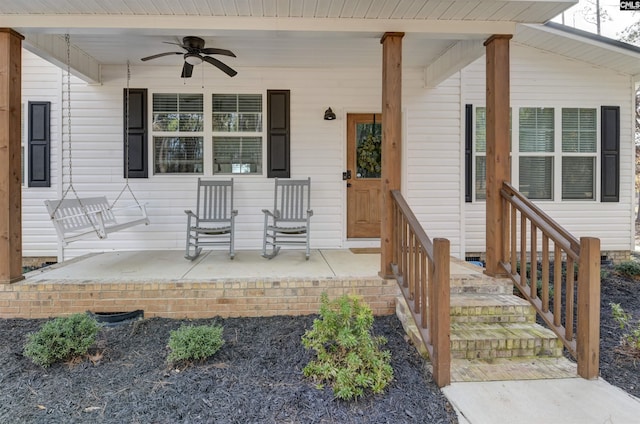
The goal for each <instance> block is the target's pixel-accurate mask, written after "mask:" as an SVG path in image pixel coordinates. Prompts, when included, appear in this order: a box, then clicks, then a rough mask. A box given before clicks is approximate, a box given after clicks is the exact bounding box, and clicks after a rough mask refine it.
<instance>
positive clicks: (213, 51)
mask: <svg viewBox="0 0 640 424" xmlns="http://www.w3.org/2000/svg"><path fill="white" fill-rule="evenodd" d="M200 53H202V54H221V55H224V56H231V57H236V55H235V54H234V53H233V52H232V51H231V50H226V49H216V48H215V47H210V48H206V49H202V50H200Z"/></svg>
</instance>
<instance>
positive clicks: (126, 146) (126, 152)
mask: <svg viewBox="0 0 640 424" xmlns="http://www.w3.org/2000/svg"><path fill="white" fill-rule="evenodd" d="M130 82H131V64H130V63H129V61H128V60H127V89H126V91H125V99H124V105H125V106H124V108H125V111H124V113H125V116H124V122H125V125H124V126H125V130H124V160H125V168H124V177H125V184H124V187H123V188H122V190H120V193H119V194H118V197H116V200H114V201H113V203H112V204H111V206H110V208H113V207H114V206H115V204H116V203H117V202H118V200H120V197H122V194H123V193H124V192H125V190H129V193H130V194H131V197H132V198H133V200H134V201H135V202H136V205H138V207H142V206H141V205H140V202H138V199H137V198H136V195H135V194H133V190H132V189H131V186H130V185H129V91H130V88H129V85H130Z"/></svg>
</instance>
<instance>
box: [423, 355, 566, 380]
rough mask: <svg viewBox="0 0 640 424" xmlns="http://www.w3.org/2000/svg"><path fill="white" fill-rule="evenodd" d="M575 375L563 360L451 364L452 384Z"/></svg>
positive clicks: (513, 359) (495, 360)
mask: <svg viewBox="0 0 640 424" xmlns="http://www.w3.org/2000/svg"><path fill="white" fill-rule="evenodd" d="M430 371H431V370H430ZM577 375H578V368H577V364H576V363H575V362H572V361H570V360H568V359H567V358H565V357H561V358H496V359H453V360H452V361H451V381H452V382H462V381H507V380H540V379H551V378H575V377H576V376H577Z"/></svg>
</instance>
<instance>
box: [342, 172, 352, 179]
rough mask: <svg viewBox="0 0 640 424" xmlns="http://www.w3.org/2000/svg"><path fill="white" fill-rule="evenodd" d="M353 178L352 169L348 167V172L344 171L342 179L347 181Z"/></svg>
mask: <svg viewBox="0 0 640 424" xmlns="http://www.w3.org/2000/svg"><path fill="white" fill-rule="evenodd" d="M350 179H351V170H350V169H348V170H347V171H346V172H343V173H342V180H343V181H346V180H350Z"/></svg>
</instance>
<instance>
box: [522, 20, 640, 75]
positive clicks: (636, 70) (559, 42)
mask: <svg viewBox="0 0 640 424" xmlns="http://www.w3.org/2000/svg"><path fill="white" fill-rule="evenodd" d="M513 40H514V42H517V43H519V44H522V45H527V46H530V47H535V48H536V49H540V50H543V51H547V52H550V53H555V54H558V55H562V56H566V57H570V58H572V59H575V60H579V61H581V62H585V63H589V64H591V65H594V66H597V67H600V68H605V69H611V70H612V71H615V72H619V73H622V74H627V75H630V76H631V77H632V78H634V80H635V81H638V80H640V47H636V46H633V45H631V44H627V43H623V42H621V41H618V40H613V39H611V38H608V37H603V36H600V35H597V34H593V33H590V32H587V31H582V30H579V29H576V28H571V27H568V26H565V25H562V24H558V23H555V22H548V23H546V24H545V25H530V24H529V25H518V29H517V31H516V35H515V36H514V38H513Z"/></svg>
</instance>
